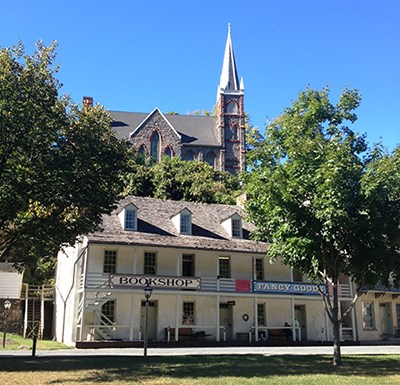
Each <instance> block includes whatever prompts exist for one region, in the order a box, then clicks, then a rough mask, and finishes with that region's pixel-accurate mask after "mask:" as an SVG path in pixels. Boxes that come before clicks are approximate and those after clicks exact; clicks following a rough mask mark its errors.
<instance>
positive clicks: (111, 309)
mask: <svg viewBox="0 0 400 385" xmlns="http://www.w3.org/2000/svg"><path fill="white" fill-rule="evenodd" d="M113 322H115V301H107V302H106V303H105V304H104V305H103V306H102V307H101V323H102V324H103V325H111V324H112V323H113Z"/></svg>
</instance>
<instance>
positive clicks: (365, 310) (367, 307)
mask: <svg viewBox="0 0 400 385" xmlns="http://www.w3.org/2000/svg"><path fill="white" fill-rule="evenodd" d="M361 306H362V317H363V329H373V328H374V327H375V325H374V307H373V302H367V301H364V302H362V304H361Z"/></svg>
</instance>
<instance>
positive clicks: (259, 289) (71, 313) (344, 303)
mask: <svg viewBox="0 0 400 385" xmlns="http://www.w3.org/2000/svg"><path fill="white" fill-rule="evenodd" d="M243 218H244V216H243V211H242V209H241V208H240V207H239V206H227V205H218V204H199V203H189V202H181V201H179V202H178V201H163V200H158V199H152V198H138V197H127V198H125V199H124V200H123V201H121V202H120V203H119V207H118V209H117V210H115V211H114V212H113V213H112V214H111V215H109V216H105V217H104V220H103V229H102V231H99V232H96V233H93V234H90V235H88V236H84V237H82V239H81V242H80V243H79V244H77V245H76V246H75V247H73V248H68V249H65V250H64V251H61V252H60V253H59V256H58V265H57V276H56V336H57V339H58V340H59V341H63V342H64V343H66V344H69V345H74V344H76V343H77V345H79V343H80V342H91V341H101V340H109V341H112V340H115V341H132V344H133V341H140V340H142V339H143V325H144V309H145V298H144V291H143V290H144V287H145V286H146V284H147V283H149V284H150V285H151V287H152V288H153V293H152V296H151V298H150V304H149V327H148V333H149V339H150V340H155V341H165V340H171V341H174V340H182V339H187V338H190V339H203V340H204V339H206V340H209V341H225V340H226V341H235V340H237V339H243V340H246V341H248V339H249V337H250V338H251V339H252V340H253V341H254V340H264V339H268V338H278V336H275V334H283V336H280V337H283V338H285V335H289V334H290V335H292V336H293V339H295V340H296V339H297V340H298V339H301V340H303V341H304V340H309V341H310V340H311V341H321V340H331V339H332V332H331V327H330V324H329V321H328V319H327V317H326V315H325V311H324V308H323V304H322V300H321V297H320V294H319V293H318V291H317V287H316V286H315V285H312V284H310V283H307V280H306V279H305V277H303V276H300V275H299V274H296V273H295V272H293V271H292V270H291V269H290V268H288V267H287V266H284V265H282V264H280V263H274V264H271V263H270V262H269V259H268V258H267V257H266V251H267V245H266V244H264V243H257V242H254V241H252V240H250V238H249V231H250V230H251V225H250V224H249V223H247V222H246V221H245V220H244V219H243ZM340 293H341V294H340V306H341V309H342V311H344V310H345V309H347V308H348V306H349V304H350V302H351V299H352V296H353V292H352V286H351V285H350V282H349V279H348V278H346V277H343V278H342V279H341V286H340ZM378 294H379V295H378ZM365 298H366V300H364V297H363V299H362V300H360V301H359V303H358V305H357V307H356V312H351V313H350V315H349V316H348V317H347V319H346V320H345V321H346V322H345V324H344V327H343V330H342V336H343V339H349V340H358V339H360V340H365V339H379V338H382V336H383V334H388V335H389V334H390V335H394V333H395V329H396V328H398V326H399V325H400V322H399V317H400V299H399V298H398V294H396V293H387V292H384V291H380V292H378V293H368V294H367V296H366V297H365ZM383 305H384V306H383ZM383 309H385V310H383ZM396 311H397V318H396V316H394V314H396ZM380 317H383V318H382V319H383V320H384V321H382V322H383V323H380V322H381V321H379V320H380V319H381V318H380ZM387 319H390V320H391V322H390V323H389V322H388V321H387ZM285 322H287V323H288V324H289V325H291V326H289V327H287V328H286V329H285V328H284V323H285ZM390 328H391V330H389V329H390ZM168 330H169V331H168ZM175 330H179V333H174V331H175ZM390 331H391V332H390ZM389 332H390V333H389ZM127 343H129V342H127Z"/></svg>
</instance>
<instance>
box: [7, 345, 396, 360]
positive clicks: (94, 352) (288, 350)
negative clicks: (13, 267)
mask: <svg viewBox="0 0 400 385" xmlns="http://www.w3.org/2000/svg"><path fill="white" fill-rule="evenodd" d="M341 350H342V354H343V355H346V354H399V355H400V345H368V346H367V345H364V346H342V348H341ZM206 354H209V355H218V354H220V355H221V354H262V355H265V356H270V355H284V354H296V355H309V354H327V355H331V354H333V347H331V346H307V347H301V346H290V347H288V346H285V347H263V346H256V347H222V348H164V349H162V348H149V349H148V351H147V355H148V356H185V355H206ZM31 355H32V352H31V351H30V350H0V359H1V358H2V357H24V356H31ZM142 355H143V349H141V348H140V349H139V348H136V349H65V350H38V351H37V352H36V356H37V357H74V356H76V357H79V356H142Z"/></svg>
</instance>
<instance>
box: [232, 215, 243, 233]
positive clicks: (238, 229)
mask: <svg viewBox="0 0 400 385" xmlns="http://www.w3.org/2000/svg"><path fill="white" fill-rule="evenodd" d="M232 238H242V221H241V220H240V218H232Z"/></svg>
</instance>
